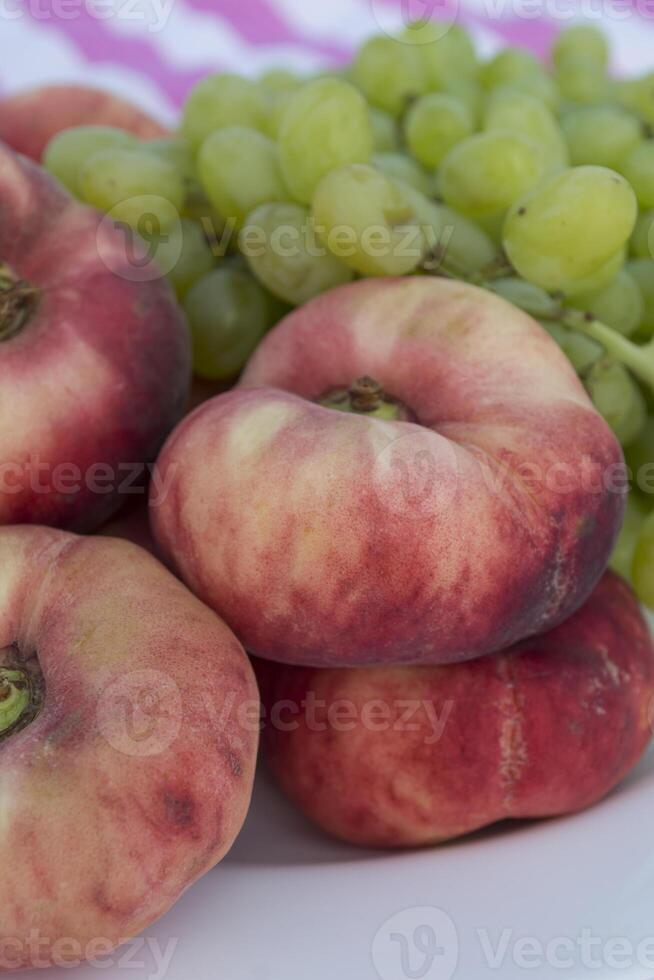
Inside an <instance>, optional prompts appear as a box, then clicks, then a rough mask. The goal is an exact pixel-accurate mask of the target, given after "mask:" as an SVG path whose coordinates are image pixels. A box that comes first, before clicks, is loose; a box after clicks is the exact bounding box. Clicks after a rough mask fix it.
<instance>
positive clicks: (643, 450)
mask: <svg viewBox="0 0 654 980" xmlns="http://www.w3.org/2000/svg"><path fill="white" fill-rule="evenodd" d="M624 455H625V459H626V461H627V466H628V467H629V471H630V475H631V476H630V478H631V484H632V487H633V489H634V491H635V492H638V493H639V494H642V495H643V497H642V499H643V501H644V502H646V503H647V504H648V505H649V506H650V507H651V505H652V504H653V503H654V416H652V415H648V416H647V421H646V422H645V425H644V426H643V428H642V429H641V430H640V432H639V433H638V435H637V436H636V438H635V439H633V440H632V441H631V442H630V443H629V445H628V446H627V447H626V448H625V451H624ZM631 496H634V493H632V495H631Z"/></svg>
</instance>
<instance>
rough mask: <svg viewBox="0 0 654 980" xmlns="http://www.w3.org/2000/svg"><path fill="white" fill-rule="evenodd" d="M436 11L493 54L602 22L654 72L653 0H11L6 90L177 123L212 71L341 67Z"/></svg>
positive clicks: (3, 76) (633, 65) (0, 19)
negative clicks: (84, 90)
mask: <svg viewBox="0 0 654 980" xmlns="http://www.w3.org/2000/svg"><path fill="white" fill-rule="evenodd" d="M425 16H434V17H439V18H449V19H454V18H456V19H457V20H458V21H459V22H460V23H462V24H464V25H465V26H466V27H468V28H469V29H470V31H471V33H472V34H473V36H474V37H475V40H476V41H477V43H478V44H479V48H480V50H481V52H482V53H484V54H490V53H492V52H493V51H495V50H496V49H497V48H498V47H500V46H502V45H505V44H507V43H509V44H518V45H522V46H525V47H528V48H530V49H531V50H532V51H534V52H535V53H536V54H538V55H541V56H544V55H546V53H547V51H548V49H549V47H550V44H551V42H552V38H553V37H554V36H555V34H556V33H557V31H558V30H559V29H560V28H561V27H562V26H566V25H568V24H570V23H573V22H576V21H579V20H586V21H592V22H594V23H601V24H602V26H603V27H604V28H605V29H606V31H607V33H608V34H609V35H610V37H611V39H612V41H613V44H614V62H615V68H616V70H618V71H621V72H630V71H640V70H645V69H647V68H652V67H654V44H653V43H652V42H653V41H654V0H606V2H602V0H0V91H2V92H7V91H12V90H17V89H21V88H26V87H28V86H31V85H37V84H42V83H44V82H49V81H83V82H86V83H88V84H95V85H99V86H102V87H106V88H110V89H112V90H114V91H116V92H118V93H121V94H124V95H126V96H128V97H130V98H131V99H132V100H133V101H136V102H138V103H140V104H141V105H142V106H143V107H144V108H146V109H149V110H150V111H152V112H154V113H156V114H157V115H159V116H160V117H162V118H163V119H166V120H170V119H172V118H174V116H175V113H176V109H177V108H178V107H179V105H180V103H181V102H182V101H183V100H184V97H185V95H186V93H187V92H188V90H189V88H190V86H191V85H192V84H193V83H194V82H195V81H196V80H197V79H198V78H200V77H202V76H203V75H204V74H206V73H207V72H211V71H218V70H229V71H238V72H242V73H244V74H248V75H255V74H257V73H259V72H261V71H263V70H265V69H266V68H269V67H279V66H287V67H290V68H293V69H296V70H299V71H311V70H314V69H317V68H321V67H324V66H326V65H332V64H341V63H343V62H344V61H345V60H346V59H347V58H348V56H349V55H350V54H351V52H352V50H353V48H354V47H356V45H357V44H358V43H360V42H361V41H362V40H363V39H364V38H365V37H367V36H369V35H371V34H373V33H378V32H379V31H380V30H387V31H391V30H394V29H396V28H398V27H401V25H402V23H403V21H404V22H406V21H408V20H413V19H416V18H421V17H425Z"/></svg>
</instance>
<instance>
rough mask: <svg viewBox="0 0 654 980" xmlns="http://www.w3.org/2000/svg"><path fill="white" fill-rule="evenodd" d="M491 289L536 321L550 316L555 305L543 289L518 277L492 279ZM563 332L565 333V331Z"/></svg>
mask: <svg viewBox="0 0 654 980" xmlns="http://www.w3.org/2000/svg"><path fill="white" fill-rule="evenodd" d="M491 287H492V290H493V292H494V293H497V295H498V296H501V297H502V299H505V300H506V301H507V302H508V303H513V305H514V306H517V307H518V308H519V309H521V310H524V311H525V313H529V315H530V316H533V317H535V318H536V319H538V318H539V317H548V316H550V315H551V314H552V311H553V308H554V307H555V305H556V302H555V300H553V299H552V297H551V296H550V294H549V293H546V292H545V290H544V289H541V288H540V286H535V285H534V284H533V283H532V282H526V280H524V279H520V278H518V276H506V277H503V278H500V279H494V280H493V282H492V283H491ZM564 332H565V333H567V331H564Z"/></svg>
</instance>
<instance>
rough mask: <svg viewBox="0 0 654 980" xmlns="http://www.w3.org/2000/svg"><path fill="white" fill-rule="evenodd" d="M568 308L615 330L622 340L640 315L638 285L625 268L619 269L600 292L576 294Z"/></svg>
mask: <svg viewBox="0 0 654 980" xmlns="http://www.w3.org/2000/svg"><path fill="white" fill-rule="evenodd" d="M568 305H570V306H573V307H575V309H578V310H582V311H583V312H585V313H592V314H593V316H594V317H595V318H596V319H597V320H601V321H602V323H606V324H607V325H608V326H609V327H613V329H614V330H618V331H619V332H620V333H621V334H624V336H625V337H630V336H631V334H633V333H635V332H636V330H637V329H638V327H639V326H640V324H641V323H642V319H643V313H644V303H643V296H642V293H641V291H640V286H639V285H638V283H637V282H636V280H635V279H634V277H633V276H632V275H631V274H630V272H629V271H628V270H627V269H626V268H625V269H621V270H620V272H619V273H618V274H617V276H616V277H615V279H613V280H612V281H611V282H610V283H609V284H608V286H605V287H604V289H600V290H597V291H596V292H593V293H582V294H577V295H576V296H575V297H574V299H571V300H569V301H568Z"/></svg>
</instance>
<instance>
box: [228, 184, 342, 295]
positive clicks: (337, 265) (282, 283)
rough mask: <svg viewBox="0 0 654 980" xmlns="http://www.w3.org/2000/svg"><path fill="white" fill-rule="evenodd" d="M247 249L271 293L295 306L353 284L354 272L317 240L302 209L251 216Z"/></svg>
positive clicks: (277, 208) (276, 206) (285, 207)
mask: <svg viewBox="0 0 654 980" xmlns="http://www.w3.org/2000/svg"><path fill="white" fill-rule="evenodd" d="M241 250H242V251H243V253H244V255H245V256H246V258H247V261H248V265H249V266H250V269H251V270H252V272H253V273H254V275H255V276H256V277H257V279H258V280H259V282H261V283H262V284H263V285H264V286H265V287H266V288H267V289H269V290H270V292H271V293H273V295H275V296H277V297H279V299H283V300H285V301H286V302H287V303H290V304H291V305H292V306H299V305H300V304H301V303H306V302H307V301H308V300H310V299H312V298H313V297H314V296H318V294H319V293H324V292H326V291H327V290H328V289H333V288H334V287H335V286H341V285H343V283H346V282H349V281H350V280H351V279H352V278H353V276H354V273H353V272H352V270H351V269H350V268H349V267H348V266H347V265H345V264H344V263H343V262H341V261H340V259H337V258H336V256H335V255H332V253H331V252H329V251H328V250H327V248H326V247H325V245H322V244H320V243H319V241H318V240H317V236H316V230H315V226H314V222H313V219H312V217H311V214H310V212H309V211H308V210H307V208H304V207H302V205H300V204H284V203H272V204H263V205H262V206H261V207H259V208H257V209H256V210H255V211H253V212H252V214H250V215H249V216H248V219H247V223H246V225H245V228H244V229H243V234H242V235H241Z"/></svg>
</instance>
